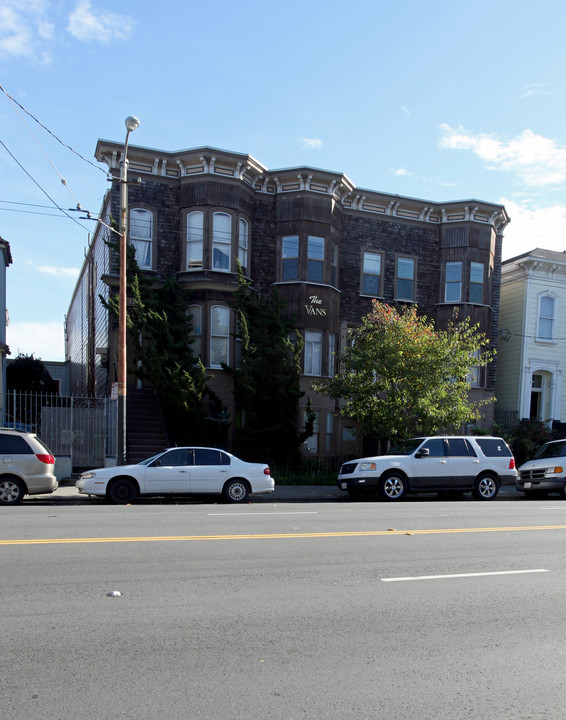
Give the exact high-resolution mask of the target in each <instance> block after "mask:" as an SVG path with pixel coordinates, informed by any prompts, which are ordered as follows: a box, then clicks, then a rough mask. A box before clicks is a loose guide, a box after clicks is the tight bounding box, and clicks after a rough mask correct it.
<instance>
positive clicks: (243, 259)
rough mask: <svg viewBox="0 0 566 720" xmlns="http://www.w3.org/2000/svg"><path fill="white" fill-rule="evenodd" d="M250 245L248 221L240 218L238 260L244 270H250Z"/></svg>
mask: <svg viewBox="0 0 566 720" xmlns="http://www.w3.org/2000/svg"><path fill="white" fill-rule="evenodd" d="M248 244H249V226H248V221H247V220H244V219H243V218H240V221H239V223H238V260H239V261H240V265H241V266H242V270H244V271H246V270H247V269H248Z"/></svg>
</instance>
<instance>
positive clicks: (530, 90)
mask: <svg viewBox="0 0 566 720" xmlns="http://www.w3.org/2000/svg"><path fill="white" fill-rule="evenodd" d="M547 88H548V86H547V84H546V83H532V84H530V85H527V86H526V87H525V89H524V90H523V92H522V93H521V94H520V95H519V100H524V99H525V98H528V97H531V95H552V93H551V92H550V90H548V89H547Z"/></svg>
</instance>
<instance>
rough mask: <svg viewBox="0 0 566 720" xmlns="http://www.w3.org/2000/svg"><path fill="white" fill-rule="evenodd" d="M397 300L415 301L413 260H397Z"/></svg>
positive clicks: (401, 258)
mask: <svg viewBox="0 0 566 720" xmlns="http://www.w3.org/2000/svg"><path fill="white" fill-rule="evenodd" d="M395 282H396V287H395V292H396V298H397V300H413V299H414V296H415V295H414V293H415V289H414V284H415V261H414V259H413V258H408V257H398V258H397V277H396V278H395Z"/></svg>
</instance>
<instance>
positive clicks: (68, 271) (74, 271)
mask: <svg viewBox="0 0 566 720" xmlns="http://www.w3.org/2000/svg"><path fill="white" fill-rule="evenodd" d="M37 269H38V270H39V272H40V273H45V274H46V275H57V276H58V277H65V278H71V279H73V280H74V279H76V278H78V276H79V270H78V268H65V267H54V266H53V265H40V266H39V267H38V268H37Z"/></svg>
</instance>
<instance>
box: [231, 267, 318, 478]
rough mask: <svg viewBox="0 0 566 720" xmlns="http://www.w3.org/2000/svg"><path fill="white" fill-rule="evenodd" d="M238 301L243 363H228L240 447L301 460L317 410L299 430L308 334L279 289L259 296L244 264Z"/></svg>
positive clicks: (252, 453)
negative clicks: (298, 327) (288, 311)
mask: <svg viewBox="0 0 566 720" xmlns="http://www.w3.org/2000/svg"><path fill="white" fill-rule="evenodd" d="M238 276H239V281H238V290H237V291H236V294H235V297H234V302H233V304H232V306H233V308H234V310H235V312H236V313H237V317H238V338H239V341H240V346H241V353H240V361H239V364H238V367H237V368H232V367H225V369H226V370H228V371H229V372H230V373H231V374H232V376H233V379H234V396H235V400H236V406H237V408H238V418H237V419H236V440H235V452H236V454H238V455H240V456H241V457H243V458H245V459H249V460H261V459H264V460H267V462H269V463H271V464H279V465H289V464H293V463H294V462H296V461H298V459H299V448H300V446H301V444H302V443H303V442H304V441H305V440H306V439H307V438H308V437H310V435H312V432H313V423H314V417H315V415H314V413H313V412H312V410H311V406H310V401H309V402H308V403H307V421H306V423H305V426H304V428H303V429H302V430H300V429H299V426H298V419H299V400H300V399H301V397H303V395H304V392H303V391H302V390H301V389H300V357H301V352H302V349H303V339H302V337H301V335H300V334H299V333H298V332H296V331H295V329H294V323H293V321H292V320H290V319H285V318H284V317H283V308H284V303H283V301H282V300H281V298H280V297H279V295H278V293H277V290H276V289H274V290H273V291H272V293H271V295H270V296H269V297H266V298H263V297H259V296H258V295H257V293H256V292H254V291H253V290H251V289H250V283H249V282H248V281H247V280H246V279H245V278H244V275H243V273H242V269H241V267H239V268H238Z"/></svg>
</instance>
